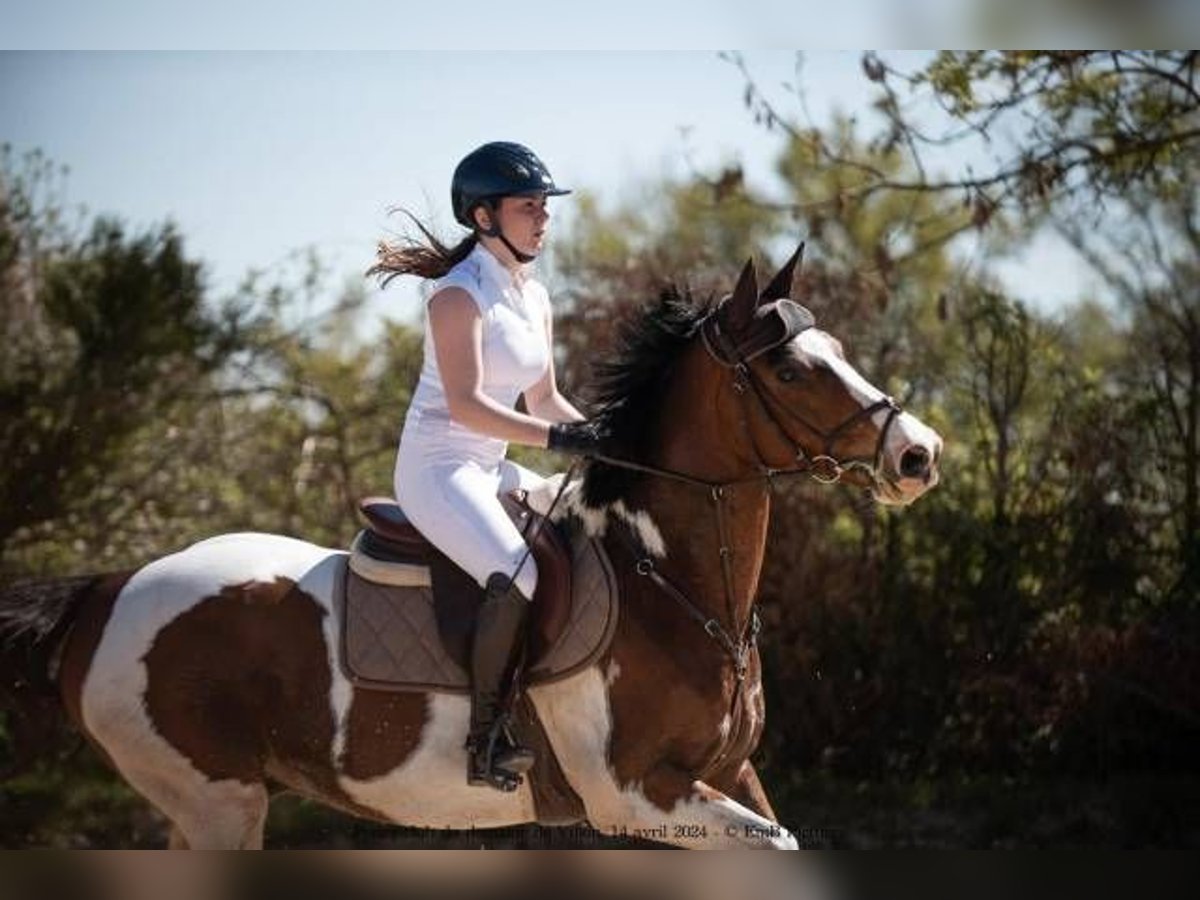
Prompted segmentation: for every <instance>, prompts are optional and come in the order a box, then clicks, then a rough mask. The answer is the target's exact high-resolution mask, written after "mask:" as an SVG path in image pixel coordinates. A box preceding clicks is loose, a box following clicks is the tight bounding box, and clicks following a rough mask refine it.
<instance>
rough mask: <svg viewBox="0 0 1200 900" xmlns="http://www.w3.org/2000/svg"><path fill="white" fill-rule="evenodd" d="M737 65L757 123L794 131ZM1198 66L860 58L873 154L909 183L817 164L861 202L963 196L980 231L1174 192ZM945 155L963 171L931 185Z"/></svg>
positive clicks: (1098, 58) (1130, 55) (1199, 101)
mask: <svg viewBox="0 0 1200 900" xmlns="http://www.w3.org/2000/svg"><path fill="white" fill-rule="evenodd" d="M733 60H734V62H735V63H736V64H737V65H739V66H740V67H741V69H742V72H743V75H744V77H745V78H746V81H747V87H746V101H747V104H748V105H749V106H750V107H751V109H752V110H753V112H754V114H755V117H756V118H757V119H758V120H759V121H760V122H762V123H764V124H765V125H767V126H768V127H784V128H787V127H790V126H787V125H786V124H785V123H786V117H785V116H783V115H781V114H780V112H779V111H778V109H777V107H776V106H775V104H774V102H773V101H772V100H771V99H770V98H769V97H767V96H766V95H765V94H764V93H763V92H762V91H761V90H760V89H759V88H758V86H757V85H756V84H755V83H754V81H753V79H752V78H751V77H750V75H749V73H748V70H747V68H746V66H745V64H744V62H743V61H742V60H741V59H740V57H733ZM1198 63H1200V52H1197V51H1194V50H1169V51H1168V50H1156V51H1135V50H1111V51H1108V50H1104V51H1102V50H1071V51H1034V50H1019V51H1000V50H971V51H943V52H941V53H938V54H937V55H936V56H935V57H934V58H933V59H932V60H931V61H930V62H928V63H927V64H926V65H925V66H923V67H922V68H920V69H919V70H917V71H915V72H906V71H902V70H900V69H898V68H895V67H893V66H891V65H889V64H888V63H887V62H885V61H884V59H883V58H882V57H881V56H880V55H878V54H875V53H868V54H866V55H864V57H863V62H862V65H863V72H864V74H865V76H866V77H867V78H869V79H870V80H871V81H873V82H875V83H877V84H878V85H879V87H880V95H879V98H878V100H877V101H876V103H875V108H876V110H877V111H878V112H879V113H881V114H882V116H883V120H884V128H883V130H882V131H881V132H880V134H879V135H878V136H877V138H876V139H875V140H874V141H873V142H872V148H873V149H874V150H875V151H877V152H881V153H889V152H893V151H896V152H902V153H904V154H905V155H906V156H907V157H908V158H909V161H910V163H911V165H912V167H913V171H914V173H915V174H914V175H912V176H907V175H906V176H904V177H895V176H894V175H893V174H892V173H890V172H888V171H886V170H883V169H879V168H877V167H874V166H871V165H869V164H864V163H863V162H862V161H861V160H857V159H854V158H851V157H846V156H843V155H841V154H840V153H838V151H837V149H836V148H835V147H830V146H822V147H821V148H820V149H821V160H822V163H823V164H824V165H825V166H830V167H846V168H849V169H852V170H853V171H855V172H857V173H859V175H860V176H861V183H860V184H859V185H858V186H857V188H856V189H855V190H856V193H857V194H858V195H860V196H861V195H867V194H872V193H879V192H885V193H886V192H901V193H928V192H937V193H947V192H948V193H952V194H954V195H956V196H960V197H962V198H963V200H964V202H965V203H967V204H968V205H969V206H970V207H971V208H972V210H973V212H974V219H975V221H976V224H979V225H984V224H987V222H988V221H989V220H990V219H991V218H992V216H993V215H994V214H995V212H996V211H997V210H998V209H1002V208H1011V209H1021V210H1023V211H1026V212H1029V211H1036V210H1040V209H1041V208H1043V207H1044V205H1045V204H1047V203H1050V202H1054V201H1061V200H1062V199H1064V198H1067V197H1072V196H1077V195H1078V196H1083V197H1086V198H1087V199H1088V200H1090V201H1091V202H1101V201H1105V200H1117V199H1120V198H1121V197H1123V196H1124V195H1125V193H1126V192H1127V191H1128V189H1129V188H1130V187H1132V186H1134V185H1138V184H1141V185H1146V186H1149V187H1152V188H1154V189H1156V190H1169V189H1171V188H1172V186H1173V185H1174V186H1176V187H1177V186H1179V185H1178V182H1177V181H1176V178H1177V174H1178V173H1177V170H1176V169H1175V168H1174V167H1173V166H1172V162H1173V161H1174V160H1176V159H1177V158H1178V156H1179V155H1180V154H1181V153H1183V152H1184V151H1186V150H1187V149H1188V148H1195V147H1197V146H1200V84H1198V83H1197V71H1196V70H1197V64H1198ZM905 90H907V92H908V93H907V94H904V93H902V92H903V91H905ZM914 101H915V102H914ZM935 109H936V113H935V112H934V110H935ZM948 147H953V148H956V149H957V150H958V151H959V152H960V153H961V152H963V151H966V152H967V158H968V159H970V160H971V161H970V162H969V163H968V164H966V166H965V169H966V170H965V171H962V172H961V173H960V174H957V175H950V176H946V177H939V176H936V175H932V174H930V166H929V164H928V158H929V157H930V156H935V157H939V160H940V161H941V162H942V163H943V164H944V162H945V160H944V158H943V157H940V153H941V151H943V150H945V149H946V148H948ZM958 165H959V166H963V164H962V163H958Z"/></svg>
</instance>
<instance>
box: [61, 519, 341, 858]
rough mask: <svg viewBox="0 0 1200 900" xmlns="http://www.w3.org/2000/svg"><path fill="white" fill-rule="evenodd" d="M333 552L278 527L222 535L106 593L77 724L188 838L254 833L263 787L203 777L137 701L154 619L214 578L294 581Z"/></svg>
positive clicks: (142, 697)
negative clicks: (108, 601) (108, 604)
mask: <svg viewBox="0 0 1200 900" xmlns="http://www.w3.org/2000/svg"><path fill="white" fill-rule="evenodd" d="M340 555H341V554H340V553H339V552H338V551H333V550H328V549H326V548H323V547H317V546H315V545H314V544H309V543H306V542H304V541H298V540H295V539H293V538H286V537H280V536H278V535H267V534H253V533H242V534H232V535H222V536H221V537H219V538H214V539H210V540H207V541H201V542H200V543H198V544H194V545H193V546H191V547H188V548H187V549H185V550H182V551H180V552H178V553H174V554H172V555H170V556H166V557H163V558H162V559H159V560H156V561H154V562H152V563H150V564H149V565H147V566H145V567H144V568H142V569H140V570H139V571H138V572H136V573H135V574H134V575H133V577H132V578H130V579H129V581H128V582H127V583H126V585H125V587H124V588H123V589H122V591H121V593H120V594H119V595H118V597H117V599H116V601H115V602H114V604H113V609H112V614H111V615H110V617H109V621H108V623H107V625H106V626H105V629H104V634H103V635H102V636H101V638H100V641H99V643H98V645H97V647H96V652H95V655H94V656H93V659H92V664H91V668H90V669H89V671H88V673H87V676H86V677H85V678H84V682H83V686H82V691H81V713H82V717H83V722H84V726H85V727H86V728H87V730H88V731H89V732H90V733H91V734H92V735H93V736H94V737H95V738H96V740H97V741H98V742H99V743H100V744H101V746H103V747H104V749H105V752H106V753H107V754H108V755H109V757H110V758H111V759H112V761H113V763H114V764H115V765H116V767H117V769H118V770H119V771H120V772H121V774H122V775H123V776H124V777H125V778H126V779H127V780H128V781H129V783H130V784H131V785H132V786H133V787H134V788H135V789H137V790H138V791H140V792H141V793H142V794H143V795H145V796H146V798H147V799H149V800H150V801H151V802H152V803H154V804H155V805H156V806H157V807H158V808H159V809H160V810H161V811H162V812H163V813H164V814H166V815H167V816H168V817H169V818H170V819H171V820H172V821H173V822H174V823H175V824H176V825H177V826H178V827H179V828H180V830H181V831H182V832H183V833H184V836H185V837H186V838H187V840H188V842H189V844H191V845H192V846H236V845H239V844H242V843H249V844H253V843H254V841H255V831H256V829H257V832H258V835H259V838H258V839H259V840H261V824H262V823H261V819H262V817H263V816H265V814H266V803H267V800H266V792H265V790H264V789H263V787H262V786H261V785H247V784H244V783H241V782H238V781H233V780H221V781H214V780H211V779H210V778H209V777H208V776H207V775H205V774H204V773H203V772H201V771H199V770H198V769H196V767H195V766H194V765H193V763H192V762H191V760H189V759H188V758H187V757H186V756H184V755H183V754H182V753H180V752H179V751H178V750H177V749H176V748H175V747H174V746H173V745H171V744H170V743H169V742H168V741H167V740H166V739H165V738H164V737H163V736H162V735H161V734H160V733H159V732H158V730H157V729H156V727H155V724H154V722H153V721H152V720H151V719H150V717H149V715H148V713H147V709H146V692H147V686H148V672H147V669H146V663H145V657H146V655H147V653H148V652H149V651H150V648H151V647H152V646H153V644H154V641H155V640H156V638H157V637H158V635H159V633H160V632H161V631H162V630H163V628H165V627H166V626H167V625H169V624H170V623H171V622H173V621H175V620H176V619H177V618H179V616H181V615H183V614H184V613H187V612H188V611H189V610H191V609H193V608H194V607H195V606H197V605H198V604H199V603H201V602H203V601H204V600H206V599H207V598H209V597H214V596H217V595H219V594H220V592H221V590H222V589H223V588H226V587H228V586H230V585H235V584H242V583H245V582H246V581H248V580H254V581H259V582H264V583H271V582H273V581H275V579H276V578H287V579H289V580H291V581H295V582H297V583H301V582H302V581H303V579H304V577H305V576H306V575H307V574H309V573H312V572H314V570H316V569H318V568H321V567H329V566H330V565H331V564H333V563H335V562H336V558H337V557H338V556H340ZM319 577H320V578H321V579H323V578H324V576H323V575H322V576H319Z"/></svg>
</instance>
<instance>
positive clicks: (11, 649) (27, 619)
mask: <svg viewBox="0 0 1200 900" xmlns="http://www.w3.org/2000/svg"><path fill="white" fill-rule="evenodd" d="M104 577H105V576H102V575H84V576H75V577H70V578H53V579H45V580H26V581H18V582H15V583H12V584H9V585H8V586H6V587H4V588H0V749H3V746H4V744H5V743H6V742H7V743H8V744H9V745H10V747H9V749H10V750H11V758H9V759H5V758H4V756H5V755H6V754H3V753H0V778H3V777H7V776H10V775H12V774H15V773H16V772H20V771H22V770H24V769H27V768H29V766H30V765H31V764H32V763H33V762H35V761H36V760H37V759H39V758H44V756H45V754H46V753H47V752H52V751H54V750H57V749H59V748H60V747H61V745H62V744H63V742H64V740H65V738H66V737H67V736H68V734H69V733H70V729H69V728H68V721H67V717H66V716H65V715H64V713H63V708H62V703H61V700H60V694H59V690H58V671H57V670H58V663H59V656H60V653H61V650H62V647H63V645H64V643H65V641H66V637H67V635H68V634H69V632H70V630H71V625H72V624H73V623H74V621H75V618H76V616H77V615H78V614H79V609H80V607H81V606H82V604H83V601H84V600H85V599H86V598H87V597H88V596H89V595H90V593H91V592H92V590H93V589H94V588H95V587H96V586H97V584H98V583H99V582H100V581H101V580H102V579H103V578H104Z"/></svg>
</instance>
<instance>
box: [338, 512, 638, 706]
mask: <svg viewBox="0 0 1200 900" xmlns="http://www.w3.org/2000/svg"><path fill="white" fill-rule="evenodd" d="M571 555H572V573H573V574H572V584H571V614H570V617H569V619H568V620H567V625H566V627H565V628H564V629H563V632H562V634H561V635H560V636H559V638H558V640H557V641H555V642H554V644H553V645H552V646H551V647H550V648H549V649H548V650H547V651H546V652H545V653H544V654H543V655H542V657H541V658H540V659H537V660H534V661H533V662H532V664H531V665H529V666H527V667H526V672H525V675H524V682H525V684H527V685H529V684H544V683H546V682H550V681H558V680H560V679H562V678H566V677H568V676H570V675H573V674H575V673H576V672H578V671H580V670H582V669H584V668H586V667H587V666H589V665H591V664H592V662H594V661H595V660H596V659H597V658H598V657H599V656H600V655H601V654H602V653H603V652H604V650H605V649H607V647H608V645H609V643H610V642H611V641H612V636H613V633H614V631H615V630H616V626H617V607H618V601H617V589H616V578H615V577H614V575H613V571H612V564H611V563H610V562H609V559H608V554H607V553H605V551H604V548H603V547H602V546H601V545H600V543H599V542H598V541H595V540H592V539H590V538H587V537H585V536H582V535H578V536H576V537H575V539H574V541H573V543H572V547H571ZM338 577H339V579H340V580H341V585H339V587H338V590H337V591H336V593H335V596H336V597H337V598H338V599H339V601H340V602H339V603H338V607H339V608H338V611H337V612H338V617H339V620H340V624H341V629H340V630H341V646H340V647H339V648H338V659H339V663H340V664H341V668H342V671H343V673H344V674H345V675H346V677H347V678H348V679H349V680H350V681H351V682H352V683H354V684H356V685H359V686H361V687H370V688H375V689H382V690H394V691H437V692H443V693H461V694H466V693H469V691H470V684H469V679H468V676H467V673H466V671H464V670H463V668H462V666H460V665H459V664H458V663H457V662H455V660H454V659H453V658H451V656H450V655H449V654H448V653H447V652H446V650H445V648H444V647H443V646H442V642H441V638H440V637H439V635H438V627H437V621H436V619H435V613H434V608H433V589H432V588H430V587H428V586H424V585H423V586H415V587H395V586H391V585H384V584H377V583H375V582H372V581H368V580H367V579H365V578H363V577H362V576H361V575H359V574H357V573H356V572H354V571H352V570H351V569H350V568H349V565H348V564H347V563H346V562H343V563H342V565H341V566H340V568H339V574H338Z"/></svg>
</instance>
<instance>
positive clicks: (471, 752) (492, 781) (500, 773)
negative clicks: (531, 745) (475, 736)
mask: <svg viewBox="0 0 1200 900" xmlns="http://www.w3.org/2000/svg"><path fill="white" fill-rule="evenodd" d="M502 731H503V732H507V729H506V728H504V727H503V725H501V724H500V723H497V725H496V726H495V727H493V728H492V729H491V731H490V732H489V734H488V735H487V737H486V740H485V742H484V744H483V746H482V747H481V746H477V745H476V743H475V742H474V741H472V740H470V739H468V742H467V784H469V785H471V786H472V787H491V788H495V789H496V790H498V791H504V792H505V793H509V792H512V791H515V790H516V789H517V788H519V787H520V786H521V785H522V784H523V783H524V781H525V779H524V778H523V777H522V775H521V772H526V771H528V770H529V769H530V768H531V767H532V766H533V758H532V753H531V754H530V759H529V761H528V765H523V766H522V768H520V769H516V768H505V767H502V766H500V765H498V764H497V761H496V758H495V757H496V752H497V750H500V749H501V748H500V747H498V746H497V743H498V740H499V738H500V734H501V732H502ZM509 746H510V747H511V748H514V749H515V748H516V746H517V745H516V744H513V743H511V738H510V744H509ZM480 757H482V759H481V758H480ZM518 762H519V761H518Z"/></svg>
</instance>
